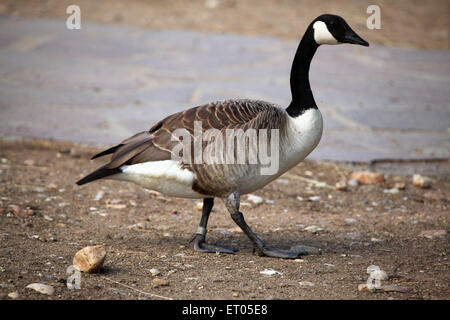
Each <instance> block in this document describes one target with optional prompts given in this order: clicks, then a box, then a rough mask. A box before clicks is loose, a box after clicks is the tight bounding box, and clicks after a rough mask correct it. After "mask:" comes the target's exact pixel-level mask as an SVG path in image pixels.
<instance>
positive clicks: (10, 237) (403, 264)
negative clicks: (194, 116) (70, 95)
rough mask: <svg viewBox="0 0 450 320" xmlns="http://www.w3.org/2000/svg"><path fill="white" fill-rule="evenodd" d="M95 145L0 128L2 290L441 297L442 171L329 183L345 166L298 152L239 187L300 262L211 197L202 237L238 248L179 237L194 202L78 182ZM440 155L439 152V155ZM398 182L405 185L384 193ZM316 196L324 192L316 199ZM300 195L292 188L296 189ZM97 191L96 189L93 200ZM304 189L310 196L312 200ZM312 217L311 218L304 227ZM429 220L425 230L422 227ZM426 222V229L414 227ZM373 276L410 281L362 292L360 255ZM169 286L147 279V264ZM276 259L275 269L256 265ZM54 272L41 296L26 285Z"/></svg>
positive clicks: (445, 200) (148, 295)
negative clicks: (257, 245)
mask: <svg viewBox="0 0 450 320" xmlns="http://www.w3.org/2000/svg"><path fill="white" fill-rule="evenodd" d="M97 151H99V149H98V148H94V147H91V146H81V145H73V144H70V143H62V142H51V141H46V140H11V139H6V140H5V139H3V140H0V161H1V162H0V170H1V171H0V239H1V248H0V298H1V299H9V298H8V296H7V295H8V294H9V293H11V292H18V294H19V297H20V298H21V299H166V298H167V299H168V298H170V299H449V297H450V295H449V287H448V285H449V272H448V266H449V262H448V258H447V254H448V249H449V245H448V235H447V234H443V235H441V236H439V235H438V234H437V232H436V231H433V230H448V229H449V221H448V218H449V196H450V193H449V191H450V179H449V176H448V175H437V176H433V177H432V187H431V188H430V189H421V188H416V187H414V186H412V183H411V176H410V175H395V174H392V173H391V174H386V175H385V176H386V182H385V183H383V184H379V185H360V186H353V187H349V189H348V190H347V191H338V190H335V188H334V186H335V183H336V182H339V181H348V179H349V177H350V174H351V172H352V170H361V169H367V167H365V166H361V165H360V166H358V167H349V166H348V165H347V166H343V165H337V164H333V163H321V162H310V161H306V162H304V163H302V164H300V165H298V166H297V167H295V168H294V169H292V170H291V171H289V172H288V173H287V174H285V175H284V176H282V177H281V178H280V179H279V180H278V181H275V182H273V183H271V184H269V185H267V186H266V187H265V188H263V189H262V190H260V191H259V192H257V193H256V195H258V196H261V197H262V198H263V199H264V200H265V201H264V202H263V203H262V204H259V205H255V204H252V203H251V202H249V201H248V200H247V196H243V199H242V201H243V203H242V205H241V209H242V212H243V213H244V215H245V217H246V219H247V222H248V223H249V225H250V226H251V227H252V228H253V229H254V231H255V232H256V233H257V234H258V235H259V236H261V237H262V238H263V239H264V240H265V241H266V243H267V244H270V245H272V246H276V247H282V248H289V247H290V246H292V245H296V244H303V245H308V246H314V247H319V248H321V250H322V251H321V254H313V255H308V256H304V257H302V258H301V259H297V260H282V259H273V258H267V257H259V256H256V255H253V253H252V246H251V243H250V241H249V240H248V239H247V237H246V236H245V235H244V234H243V233H242V232H240V230H239V228H237V226H236V225H235V224H234V222H233V221H232V219H231V218H230V216H229V214H228V213H227V211H226V209H225V207H224V205H223V203H222V202H221V201H220V200H217V201H216V206H215V207H214V211H213V213H212V216H211V218H210V222H209V225H208V227H209V232H208V235H207V239H209V240H210V242H213V243H222V244H232V245H234V246H235V247H237V248H238V249H239V251H238V252H237V253H236V254H235V255H226V254H205V253H197V252H195V251H194V250H193V248H192V244H190V243H189V242H188V240H189V238H190V236H191V235H192V234H193V233H194V232H195V230H196V228H197V225H198V222H199V219H200V215H201V212H200V210H199V209H198V208H197V202H198V201H195V200H184V199H174V198H166V197H163V196H161V195H158V194H156V193H154V192H148V191H145V190H144V189H142V188H140V187H138V186H136V185H134V184H130V183H121V182H117V181H100V182H95V183H91V184H88V185H85V186H82V187H79V186H76V185H75V181H76V180H78V179H79V178H80V177H82V176H84V175H85V174H87V173H88V172H90V171H91V170H92V169H94V168H96V167H98V166H100V164H101V163H103V161H102V160H100V159H99V160H95V161H89V158H90V157H91V156H92V155H93V154H94V153H95V152H97ZM444 165H446V166H448V165H449V164H448V163H444ZM396 183H404V184H405V189H404V190H400V192H398V193H396V194H391V193H386V192H385V190H389V189H391V188H392V187H393V186H394V185H395V184H396ZM317 196H319V197H320V200H318V201H314V200H315V199H317V198H310V197H317ZM299 197H300V198H299ZM96 198H97V199H96ZM311 199H312V200H311ZM312 226H316V228H315V227H312ZM430 230H431V231H430ZM424 231H428V233H426V234H425V235H427V236H424V234H423V232H424ZM94 244H102V245H105V246H106V250H107V258H106V261H105V264H104V268H103V270H102V272H100V273H97V274H85V273H83V274H82V277H81V289H80V290H69V289H68V288H67V287H66V283H65V282H66V278H67V277H68V275H67V274H66V269H67V268H68V267H69V266H70V265H71V264H72V259H73V256H74V254H75V253H76V252H77V251H78V250H79V249H81V248H83V247H85V246H88V245H94ZM370 265H377V266H379V267H380V268H381V269H382V270H384V271H386V272H387V274H388V275H389V279H388V280H385V281H383V282H382V284H383V285H398V286H403V287H407V288H408V291H407V292H384V293H382V292H377V293H372V292H367V291H358V285H359V284H362V283H366V281H367V277H368V274H367V267H369V266H370ZM152 268H155V269H158V270H159V271H160V274H159V275H158V276H156V277H158V278H161V279H164V280H167V281H168V285H167V286H158V285H155V284H154V283H153V279H154V278H155V276H153V275H152V273H151V272H150V269H152ZM265 269H274V270H276V271H279V272H281V273H282V274H281V275H273V276H270V277H269V276H265V275H263V274H261V273H260V272H261V271H264V270H265ZM35 282H38V283H45V284H50V285H52V286H53V287H54V288H55V294H54V295H52V296H46V295H43V294H40V293H37V292H35V291H33V290H30V289H26V288H25V287H26V286H27V285H28V284H30V283H35Z"/></svg>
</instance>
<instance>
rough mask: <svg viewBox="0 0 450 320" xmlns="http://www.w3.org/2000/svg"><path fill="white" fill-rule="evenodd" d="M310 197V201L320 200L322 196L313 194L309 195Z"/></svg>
mask: <svg viewBox="0 0 450 320" xmlns="http://www.w3.org/2000/svg"><path fill="white" fill-rule="evenodd" d="M308 199H309V201H319V200H320V199H321V198H320V196H312V197H309V198H308Z"/></svg>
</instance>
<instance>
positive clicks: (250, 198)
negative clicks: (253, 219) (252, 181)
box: [247, 194, 264, 205]
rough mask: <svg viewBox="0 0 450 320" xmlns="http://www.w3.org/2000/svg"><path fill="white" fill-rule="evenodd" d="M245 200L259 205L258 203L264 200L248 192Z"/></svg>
mask: <svg viewBox="0 0 450 320" xmlns="http://www.w3.org/2000/svg"><path fill="white" fill-rule="evenodd" d="M247 200H248V201H250V202H251V203H253V204H256V205H259V204H261V203H263V201H264V199H263V198H261V197H259V196H256V195H254V194H249V195H248V196H247Z"/></svg>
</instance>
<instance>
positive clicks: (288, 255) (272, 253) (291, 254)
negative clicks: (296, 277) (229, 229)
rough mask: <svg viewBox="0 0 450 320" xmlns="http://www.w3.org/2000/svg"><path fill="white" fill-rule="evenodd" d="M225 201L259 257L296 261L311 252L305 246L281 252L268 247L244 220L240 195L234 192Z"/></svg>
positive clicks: (232, 216)
mask: <svg viewBox="0 0 450 320" xmlns="http://www.w3.org/2000/svg"><path fill="white" fill-rule="evenodd" d="M223 200H224V202H225V206H226V207H227V209H228V211H229V212H230V214H231V218H232V219H233V221H234V222H235V223H236V224H237V225H238V226H239V227H240V228H241V229H242V231H243V232H244V233H245V234H246V235H247V237H249V239H250V240H251V241H252V243H253V246H254V249H255V250H256V253H257V254H258V255H260V256H268V257H276V258H284V259H296V258H298V257H299V256H301V255H305V254H308V253H310V252H311V251H310V250H308V247H304V246H297V247H296V248H295V247H294V248H295V249H293V248H291V250H280V249H275V248H269V247H267V246H266V245H265V243H264V242H263V241H262V240H261V239H260V238H259V237H258V236H257V235H256V234H255V233H254V232H253V231H252V229H250V227H249V226H248V225H247V223H246V222H245V220H244V216H243V214H242V213H241V212H240V211H239V205H240V196H239V193H237V192H233V193H231V194H230V195H229V196H228V198H224V199H223ZM309 248H311V247H309Z"/></svg>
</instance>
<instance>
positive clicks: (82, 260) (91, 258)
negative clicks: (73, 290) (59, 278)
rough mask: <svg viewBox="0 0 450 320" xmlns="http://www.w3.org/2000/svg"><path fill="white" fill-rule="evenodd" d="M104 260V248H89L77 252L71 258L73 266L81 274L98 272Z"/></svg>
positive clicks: (99, 246) (98, 246)
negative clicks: (81, 272)
mask: <svg viewBox="0 0 450 320" xmlns="http://www.w3.org/2000/svg"><path fill="white" fill-rule="evenodd" d="M105 258H106V249H105V247H104V246H101V245H97V246H89V247H85V248H83V249H81V250H80V251H78V252H77V253H76V254H75V256H74V258H73V265H74V266H75V267H77V268H78V269H79V270H80V271H83V272H98V271H100V268H101V267H102V265H103V262H104V261H105Z"/></svg>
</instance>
